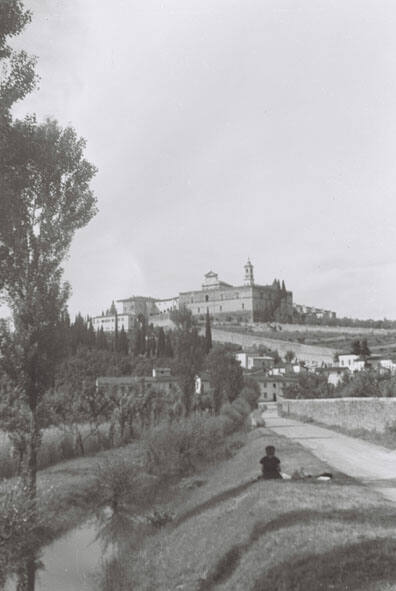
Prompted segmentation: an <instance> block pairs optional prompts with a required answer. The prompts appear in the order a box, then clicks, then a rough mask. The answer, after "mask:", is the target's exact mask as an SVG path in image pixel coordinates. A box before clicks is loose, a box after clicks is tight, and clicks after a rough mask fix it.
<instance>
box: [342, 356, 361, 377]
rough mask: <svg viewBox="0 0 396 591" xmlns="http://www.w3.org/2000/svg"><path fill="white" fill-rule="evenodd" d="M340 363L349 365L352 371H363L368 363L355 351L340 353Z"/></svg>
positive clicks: (343, 365)
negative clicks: (345, 353) (355, 353)
mask: <svg viewBox="0 0 396 591" xmlns="http://www.w3.org/2000/svg"><path fill="white" fill-rule="evenodd" d="M338 363H339V365H340V366H341V367H347V368H348V369H349V370H350V371H351V372H352V373H354V372H355V371H362V370H363V369H364V368H365V365H366V362H365V360H364V359H363V358H362V357H361V356H360V355H354V354H353V353H349V354H347V355H339V356H338Z"/></svg>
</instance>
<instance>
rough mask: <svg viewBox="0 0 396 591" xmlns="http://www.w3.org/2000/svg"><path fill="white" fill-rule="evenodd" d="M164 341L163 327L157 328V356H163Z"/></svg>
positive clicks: (164, 350) (164, 349)
mask: <svg viewBox="0 0 396 591" xmlns="http://www.w3.org/2000/svg"><path fill="white" fill-rule="evenodd" d="M165 352H166V343H165V332H164V329H163V328H162V326H161V328H160V329H159V332H158V344H157V357H165Z"/></svg>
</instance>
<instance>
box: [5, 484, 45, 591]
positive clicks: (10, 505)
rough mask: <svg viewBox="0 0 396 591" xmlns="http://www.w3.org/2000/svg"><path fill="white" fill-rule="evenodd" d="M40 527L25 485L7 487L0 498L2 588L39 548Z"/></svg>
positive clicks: (9, 485)
mask: <svg viewBox="0 0 396 591" xmlns="http://www.w3.org/2000/svg"><path fill="white" fill-rule="evenodd" d="M38 526H39V522H38V521H37V516H36V513H35V506H34V503H33V502H32V500H31V499H30V497H29V491H28V490H27V489H26V487H25V486H24V485H23V483H22V482H21V481H16V482H15V483H12V484H11V483H10V484H7V485H5V486H4V488H3V490H2V492H1V494H0V587H2V586H3V585H4V583H5V581H6V578H7V576H8V575H10V574H12V573H14V572H15V571H16V570H17V568H18V567H19V564H20V562H21V561H22V560H24V559H26V557H27V556H29V555H30V554H31V552H32V549H35V548H37V542H38Z"/></svg>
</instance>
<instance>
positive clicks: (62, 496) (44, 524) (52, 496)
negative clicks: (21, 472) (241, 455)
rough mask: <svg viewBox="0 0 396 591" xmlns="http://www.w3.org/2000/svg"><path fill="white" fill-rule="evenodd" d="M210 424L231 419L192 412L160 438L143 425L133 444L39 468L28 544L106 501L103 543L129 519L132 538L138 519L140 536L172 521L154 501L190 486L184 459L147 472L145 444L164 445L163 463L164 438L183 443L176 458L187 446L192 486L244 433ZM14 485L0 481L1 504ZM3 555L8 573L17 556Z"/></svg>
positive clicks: (54, 534)
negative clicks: (35, 519) (33, 523)
mask: <svg viewBox="0 0 396 591" xmlns="http://www.w3.org/2000/svg"><path fill="white" fill-rule="evenodd" d="M242 423H243V421H242ZM215 426H217V428H219V427H222V428H223V429H224V430H225V431H227V428H229V427H230V423H229V421H228V420H227V419H225V418H224V417H213V419H210V420H209V419H207V418H205V419H204V418H202V417H201V419H199V417H195V418H192V419H190V420H185V421H183V422H180V423H177V424H173V425H172V426H169V425H168V426H167V427H166V426H165V425H162V427H161V429H162V431H160V434H161V435H162V437H161V438H160V439H159V440H158V434H159V431H158V429H157V428H156V429H152V430H148V431H147V433H145V437H143V438H142V440H140V441H137V442H135V443H133V444H129V445H126V446H124V447H122V448H117V449H112V450H108V451H103V452H101V453H99V454H97V455H96V456H90V457H82V458H78V459H74V460H69V461H65V462H62V463H58V464H56V465H55V466H51V467H49V468H47V469H45V470H41V471H40V472H39V473H38V517H39V519H38V525H36V526H35V528H34V532H33V534H32V536H33V537H32V539H34V544H33V545H32V547H34V549H37V548H40V547H41V546H43V545H45V544H47V543H49V542H51V541H53V540H54V539H56V538H57V537H59V536H61V535H62V534H64V533H66V532H67V531H69V530H70V529H72V528H73V527H75V526H77V525H79V524H80V523H82V522H84V521H86V520H87V519H88V518H89V517H90V516H92V515H93V514H94V513H95V514H97V516H98V518H99V520H100V519H102V517H103V514H104V512H103V511H101V508H103V507H105V506H106V507H111V509H112V510H113V512H114V518H113V519H111V520H110V521H111V522H108V520H107V519H104V521H103V527H102V528H101V530H102V534H103V536H106V537H107V538H108V540H107V541H108V543H110V542H113V539H114V538H115V535H118V536H119V535H120V532H121V529H122V528H121V529H120V525H122V526H123V528H124V529H125V532H126V534H127V535H128V536H129V533H130V527H129V524H132V526H133V532H132V534H133V536H135V537H136V531H135V529H136V528H135V526H134V525H133V524H136V523H140V524H141V525H140V526H138V528H139V534H140V532H141V533H142V535H144V534H145V533H147V532H150V531H152V530H155V529H159V528H161V527H162V526H163V525H164V524H165V523H167V522H168V521H172V520H173V513H171V512H168V511H166V510H165V511H164V510H162V509H160V510H158V508H157V502H161V503H163V502H164V500H165V499H168V498H169V499H171V498H173V496H174V490H175V487H176V491H177V492H179V488H178V487H179V483H180V484H181V485H182V486H183V487H189V486H190V485H189V484H188V480H189V479H182V476H183V475H184V474H185V470H184V466H183V465H184V462H183V463H182V464H180V465H179V466H178V470H177V471H176V472H174V473H173V472H171V471H170V470H169V469H168V470H167V471H166V472H165V473H162V471H160V473H159V474H154V473H151V474H150V473H147V469H148V468H149V467H148V465H147V449H148V445H149V444H150V447H151V448H152V447H153V445H154V444H157V445H158V444H162V445H163V446H164V448H165V449H164V452H165V453H164V455H163V456H161V465H162V464H163V465H166V466H167V462H168V461H169V460H170V459H171V457H173V455H174V454H173V453H170V456H169V457H168V455H169V454H167V451H169V452H172V450H171V447H172V446H171V445H169V443H170V442H171V443H172V442H173V443H174V441H176V442H177V443H178V444H179V445H181V444H182V445H181V451H182V456H181V457H184V453H185V450H186V449H187V451H188V453H189V457H190V458H191V459H192V460H193V461H194V463H193V464H192V462H191V461H189V463H188V469H189V472H190V481H191V480H192V481H193V483H194V484H193V485H192V488H194V487H195V483H196V482H200V481H197V479H195V478H194V476H193V474H194V473H195V472H196V471H197V470H199V469H201V468H202V466H207V465H208V463H210V462H211V461H212V462H213V461H219V460H220V459H222V458H224V457H230V456H231V455H232V454H233V453H234V452H235V451H236V450H237V449H239V448H240V447H241V445H243V441H244V438H245V433H246V431H245V428H244V425H243V424H241V425H239V427H240V428H242V431H240V432H235V433H233V434H232V435H229V436H228V437H224V432H223V431H222V433H223V436H220V437H219V434H216V433H214V432H213V431H214V430H213V427H215ZM165 427H166V428H165ZM171 427H172V428H171ZM171 435H172V436H171ZM169 437H170V439H169ZM186 442H187V443H189V446H190V445H191V444H192V447H193V448H194V449H193V450H190V447H189V446H187V448H186ZM179 451H180V450H179ZM179 455H180V454H179ZM167 467H168V468H169V466H167ZM181 479H182V480H181ZM15 484H16V479H8V480H5V481H3V483H2V485H0V500H1V501H4V502H5V505H7V498H8V496H7V490H8V489H9V488H10V486H11V487H12V486H13V485H15ZM3 504H4V503H3ZM150 511H151V513H150ZM145 516H147V519H145ZM124 526H125V527H124ZM127 526H128V527H127ZM125 532H124V533H125ZM0 542H1V540H0ZM0 545H1V544H0ZM14 554H15V553H14ZM7 560H8V562H7V565H6V566H7V572H13V571H12V570H11V571H10V569H15V568H16V567H14V566H13V565H14V562H15V560H16V559H15V557H14V556H13V553H11V555H10V557H9V559H7ZM0 586H1V584H0Z"/></svg>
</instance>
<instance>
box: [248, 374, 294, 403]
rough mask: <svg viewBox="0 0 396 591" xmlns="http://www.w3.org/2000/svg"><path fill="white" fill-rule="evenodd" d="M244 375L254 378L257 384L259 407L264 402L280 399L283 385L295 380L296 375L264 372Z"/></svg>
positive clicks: (292, 382)
mask: <svg viewBox="0 0 396 591" xmlns="http://www.w3.org/2000/svg"><path fill="white" fill-rule="evenodd" d="M245 375H246V377H249V378H250V379H252V380H254V381H255V382H256V383H257V384H258V386H259V389H260V398H259V400H258V406H259V408H260V405H261V406H263V405H264V404H265V403H266V402H276V401H277V400H281V399H282V398H283V390H284V388H285V386H288V385H290V384H295V383H296V382H297V378H296V377H292V376H282V375H275V376H269V375H268V374H266V373H265V372H257V373H249V374H245Z"/></svg>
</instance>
